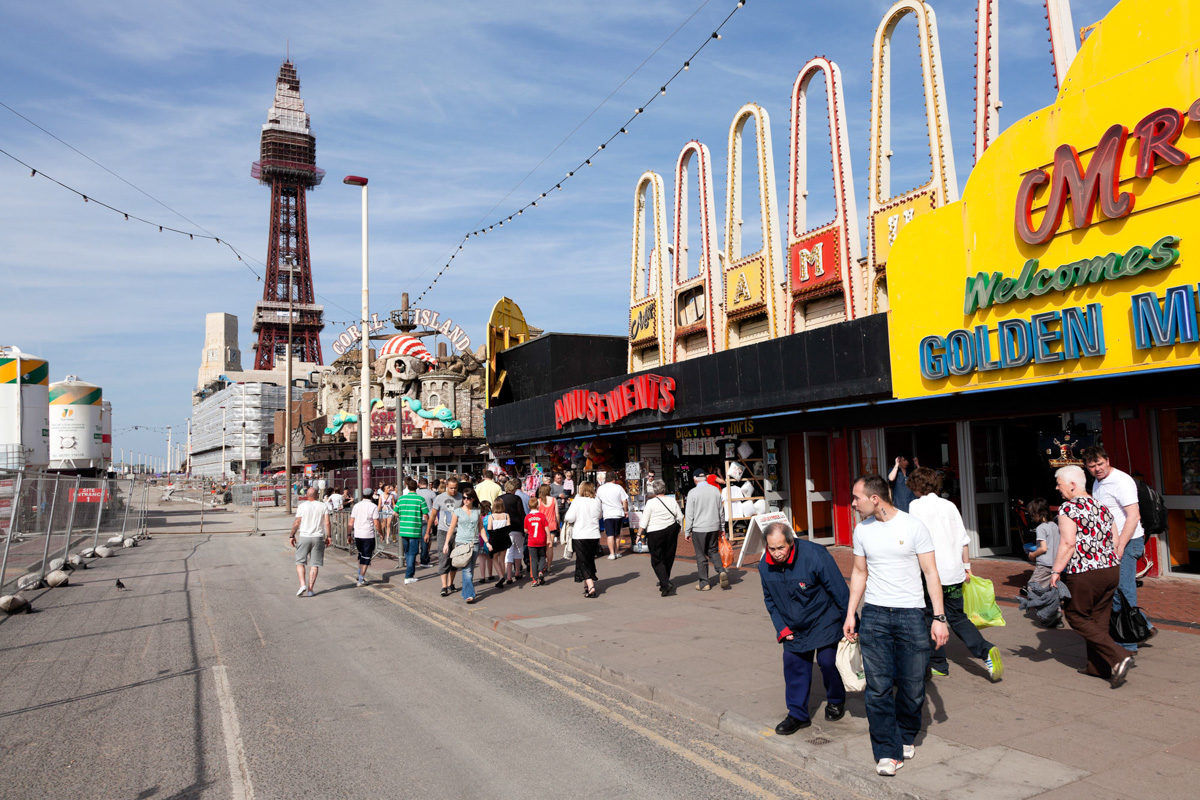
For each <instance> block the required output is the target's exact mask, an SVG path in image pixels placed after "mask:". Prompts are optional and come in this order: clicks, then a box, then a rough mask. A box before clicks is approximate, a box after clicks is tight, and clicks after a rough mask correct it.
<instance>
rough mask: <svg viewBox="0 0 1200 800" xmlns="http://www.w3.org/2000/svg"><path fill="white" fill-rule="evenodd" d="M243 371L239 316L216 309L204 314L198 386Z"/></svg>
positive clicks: (197, 377) (197, 376)
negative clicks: (239, 346)
mask: <svg viewBox="0 0 1200 800" xmlns="http://www.w3.org/2000/svg"><path fill="white" fill-rule="evenodd" d="M241 371H242V351H241V350H239V349H238V318H237V317H235V316H234V315H233V314H226V313H224V312H221V311H216V312H213V313H211V314H205V315H204V350H203V352H202V353H201V354H200V371H199V372H198V373H197V375H196V386H197V387H201V386H204V385H205V384H206V383H208V382H209V381H211V380H213V379H214V378H219V377H220V376H221V375H227V374H229V373H231V372H241Z"/></svg>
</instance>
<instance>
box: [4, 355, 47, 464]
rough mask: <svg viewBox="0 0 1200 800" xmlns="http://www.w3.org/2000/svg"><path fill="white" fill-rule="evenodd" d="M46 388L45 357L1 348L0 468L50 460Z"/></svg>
mask: <svg viewBox="0 0 1200 800" xmlns="http://www.w3.org/2000/svg"><path fill="white" fill-rule="evenodd" d="M49 389H50V365H49V363H47V361H46V359H44V358H38V357H37V356H34V355H30V354H29V353H22V352H21V350H20V348H18V347H9V346H4V347H0V468H8V469H20V468H21V467H26V466H29V467H43V468H44V467H45V466H46V465H47V464H48V463H49V461H50V410H49V405H48V403H49V400H48V396H49Z"/></svg>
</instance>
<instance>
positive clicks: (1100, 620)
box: [1062, 567, 1129, 678]
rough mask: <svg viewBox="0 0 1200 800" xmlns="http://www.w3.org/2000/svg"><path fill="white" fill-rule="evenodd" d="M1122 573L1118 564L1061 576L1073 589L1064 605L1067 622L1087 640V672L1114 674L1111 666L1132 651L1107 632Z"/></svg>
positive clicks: (1069, 587)
mask: <svg viewBox="0 0 1200 800" xmlns="http://www.w3.org/2000/svg"><path fill="white" fill-rule="evenodd" d="M1119 577H1120V568H1119V567H1107V568H1105V569H1093V570H1089V571H1087V572H1076V573H1074V574H1070V575H1063V576H1062V579H1063V581H1065V582H1066V584H1067V588H1068V589H1070V590H1071V598H1070V599H1069V600H1067V607H1066V609H1065V614H1066V617H1067V624H1068V625H1070V626H1071V630H1073V631H1075V632H1076V633H1078V634H1079V635H1080V636H1082V637H1083V640H1084V642H1086V643H1087V674H1088V675H1096V676H1098V677H1101V678H1107V677H1109V676H1110V675H1112V668H1113V667H1115V666H1116V665H1117V663H1118V662H1120V661H1121V659H1123V658H1125V657H1126V656H1127V655H1129V651H1128V650H1126V649H1125V648H1123V647H1121V645H1119V644H1117V643H1116V642H1114V641H1113V639H1112V636H1111V635H1110V634H1109V632H1108V622H1109V619H1110V618H1111V617H1112V599H1113V594H1114V593H1115V592H1116V591H1117V579H1118V578H1119Z"/></svg>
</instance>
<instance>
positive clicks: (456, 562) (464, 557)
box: [450, 544, 474, 569]
mask: <svg viewBox="0 0 1200 800" xmlns="http://www.w3.org/2000/svg"><path fill="white" fill-rule="evenodd" d="M473 552H474V545H469V544H456V545H454V549H453V550H451V551H450V564H451V566H453V567H454V568H455V569H463V568H464V567H466V566H467V564H469V563H471V554H472V553H473Z"/></svg>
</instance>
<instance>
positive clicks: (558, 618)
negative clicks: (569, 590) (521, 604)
mask: <svg viewBox="0 0 1200 800" xmlns="http://www.w3.org/2000/svg"><path fill="white" fill-rule="evenodd" d="M588 620H589V617H585V616H584V615H583V614H555V615H554V616H552V617H526V618H525V619H514V620H509V621H510V622H512V624H513V625H519V626H521V627H522V628H544V627H546V626H547V625H569V624H571V623H573V622H587V621H588Z"/></svg>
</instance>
